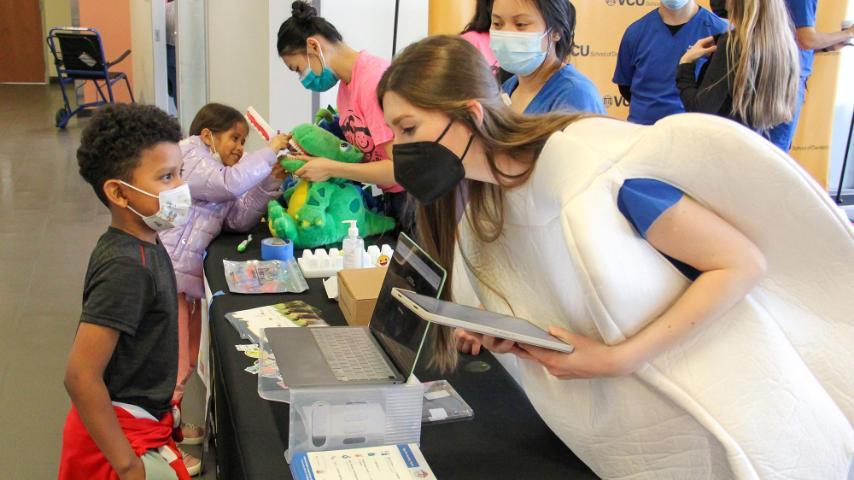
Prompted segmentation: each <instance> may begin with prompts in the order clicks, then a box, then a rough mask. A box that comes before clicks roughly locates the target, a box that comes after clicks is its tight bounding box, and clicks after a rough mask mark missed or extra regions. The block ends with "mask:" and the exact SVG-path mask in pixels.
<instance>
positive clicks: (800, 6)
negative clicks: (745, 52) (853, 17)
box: [786, 0, 854, 148]
mask: <svg viewBox="0 0 854 480" xmlns="http://www.w3.org/2000/svg"><path fill="white" fill-rule="evenodd" d="M786 6H787V7H789V14H790V15H791V16H792V23H794V25H795V39H796V40H797V42H798V47H799V48H800V49H801V75H800V84H799V86H798V100H797V103H796V104H795V116H794V118H793V120H792V123H791V125H790V129H789V131H787V132H786V134H787V135H788V145H789V147H790V148H791V145H792V137H793V136H794V134H795V129H796V128H797V126H798V119H799V117H800V114H801V107H802V106H803V104H804V98H805V96H806V90H807V80H808V79H809V76H810V74H811V73H812V65H813V57H814V54H815V51H816V50H822V51H831V50H838V49H840V48H842V47H844V46H845V45H846V44H848V43H847V42H850V41H851V39H854V26H851V27H849V28H847V29H846V30H842V31H840V32H832V33H824V32H819V31H817V30H816V29H815V12H816V10H817V9H818V0H786Z"/></svg>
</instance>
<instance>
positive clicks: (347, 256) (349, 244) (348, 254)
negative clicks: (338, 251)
mask: <svg viewBox="0 0 854 480" xmlns="http://www.w3.org/2000/svg"><path fill="white" fill-rule="evenodd" d="M341 223H349V224H350V228H349V229H348V230H347V238H345V239H344V269H352V268H362V253H363V252H364V251H365V241H364V240H362V239H361V238H359V227H358V225H357V223H356V221H355V220H345V221H343V222H341Z"/></svg>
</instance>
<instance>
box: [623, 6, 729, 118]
mask: <svg viewBox="0 0 854 480" xmlns="http://www.w3.org/2000/svg"><path fill="white" fill-rule="evenodd" d="M726 30H727V22H726V21H725V20H723V19H721V18H719V17H718V16H716V15H715V14H713V13H712V12H710V11H708V10H706V9H704V8H701V7H700V6H699V5H697V2H695V1H694V0H661V6H660V7H658V8H657V9H656V10H653V11H652V12H650V13H648V14H646V15H644V16H643V17H641V19H640V20H638V21H636V22H635V23H633V24H631V25H630V26H629V28H628V29H626V33H625V34H623V40H622V42H621V43H620V51H619V53H618V55H617V69H616V71H615V72H614V83H616V84H617V86H618V87H619V88H620V93H621V94H622V95H623V97H625V98H626V99H627V100H629V102H630V104H629V121H630V122H634V123H640V124H643V125H652V124H653V123H655V122H657V121H658V120H660V119H662V118H664V117H666V116H668V115H673V114H674V113H681V112H684V111H685V108H684V107H683V106H682V100H680V99H679V91H678V90H676V70H675V68H674V67H675V65H677V64H678V63H679V59H680V58H681V57H682V54H683V53H685V51H686V50H688V47H689V46H691V45H692V44H694V43H696V42H697V41H698V40H700V39H702V38H706V37H709V36H714V35H717V34H720V33H723V32H725V31H726ZM704 63H705V62H704V61H699V62H697V71H699V69H700V68H701V67H702V65H703V64H704Z"/></svg>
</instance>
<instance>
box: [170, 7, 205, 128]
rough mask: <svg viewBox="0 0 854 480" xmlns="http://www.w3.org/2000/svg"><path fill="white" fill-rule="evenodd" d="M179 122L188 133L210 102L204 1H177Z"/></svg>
mask: <svg viewBox="0 0 854 480" xmlns="http://www.w3.org/2000/svg"><path fill="white" fill-rule="evenodd" d="M175 4H176V5H175V9H176V10H175V25H176V27H175V28H176V30H177V36H176V39H175V43H176V45H175V48H176V50H177V53H176V55H177V76H178V78H177V83H178V120H179V121H180V123H181V130H182V131H183V132H184V133H185V134H186V133H187V131H188V130H189V129H190V123H191V122H192V121H193V117H195V116H196V112H198V111H199V109H201V108H202V107H203V106H204V105H205V104H206V103H207V102H208V71H207V55H206V54H205V52H206V51H207V30H206V22H207V18H206V17H207V16H206V15H205V9H206V1H205V0H176V2H175Z"/></svg>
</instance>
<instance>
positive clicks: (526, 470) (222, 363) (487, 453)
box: [205, 228, 596, 479]
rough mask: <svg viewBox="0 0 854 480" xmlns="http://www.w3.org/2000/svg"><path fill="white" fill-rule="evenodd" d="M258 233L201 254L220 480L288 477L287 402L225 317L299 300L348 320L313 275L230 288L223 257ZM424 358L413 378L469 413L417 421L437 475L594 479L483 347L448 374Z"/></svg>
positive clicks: (242, 256) (254, 250) (225, 240)
mask: <svg viewBox="0 0 854 480" xmlns="http://www.w3.org/2000/svg"><path fill="white" fill-rule="evenodd" d="M264 236H267V235H266V234H265V233H264V230H263V229H261V228H259V229H257V230H256V231H255V232H253V237H254V238H255V240H254V241H253V242H252V243H251V244H250V245H249V248H248V249H247V251H246V252H244V253H237V250H236V246H237V244H238V243H240V241H241V240H243V239H244V238H245V237H246V236H245V235H237V234H223V235H221V236H220V237H218V238H217V239H216V240H214V241H213V243H212V244H211V246H210V248H209V249H208V256H207V258H206V260H205V276H206V277H207V280H208V284H209V285H210V288H211V292H214V293H216V292H218V291H222V292H225V293H224V294H223V295H219V296H215V297H214V299H213V301H212V305H211V309H210V325H211V371H212V373H213V376H214V380H213V402H212V403H213V409H214V419H215V422H216V430H215V432H214V438H215V442H216V448H217V470H218V475H217V477H218V478H220V479H232V478H250V479H273V478H287V479H289V478H292V477H291V474H290V470H289V469H288V464H287V462H286V461H285V458H284V451H285V449H286V448H287V445H288V405H287V404H285V403H277V402H269V401H266V400H263V399H261V398H260V397H259V396H258V391H257V381H258V380H257V377H256V376H255V375H252V374H249V373H247V372H245V371H244V370H243V369H244V368H246V367H248V366H250V365H251V364H252V363H253V360H252V359H250V358H248V357H246V356H245V355H244V354H243V353H241V352H238V351H237V350H236V349H235V348H234V345H236V344H239V343H246V341H244V340H241V339H240V337H239V336H238V334H237V332H236V331H235V330H234V328H232V327H231V325H230V324H229V323H228V321H227V320H225V314H226V313H229V312H233V311H238V310H244V309H248V308H254V307H259V306H263V305H270V304H273V303H278V302H284V301H291V300H297V299H299V300H303V301H305V302H307V303H309V304H311V305H314V306H315V307H317V308H319V309H321V310H322V311H323V318H324V319H325V320H326V321H327V322H329V323H330V324H332V325H344V324H345V322H344V318H343V316H342V315H341V311H340V309H339V308H338V304H337V303H335V302H333V301H331V300H329V299H327V298H326V294H325V292H324V289H323V286H322V284H321V281H320V280H319V279H310V280H308V284H309V287H310V288H309V290H308V291H307V292H304V293H301V294H281V295H269V294H268V295H239V294H231V293H228V286H227V284H226V281H225V277H224V274H223V265H222V260H224V259H229V260H249V259H257V258H260V244H261V238H262V237H264ZM390 240H391V239H390V238H385V239H376V240H374V242H375V243H384V242H385V243H390ZM369 243H371V242H370V241H369ZM473 361H482V362H486V363H487V364H489V365H490V367H491V368H490V369H489V370H488V371H486V372H484V373H471V372H469V371H468V370H467V369H466V368H465V367H466V365H467V364H469V363H471V362H473ZM426 363H427V362H426V361H425V360H422V361H420V364H419V366H418V368H417V369H416V375H417V376H418V378H419V379H420V380H421V381H429V380H438V379H443V378H444V379H447V380H448V381H449V382H450V383H451V385H453V387H454V388H455V389H456V390H457V392H458V393H459V394H460V395H461V396H462V397H463V398H464V399H465V400H466V402H467V403H468V404H469V405H470V406H471V407H472V409H473V410H474V412H475V413H474V419H472V420H469V421H461V422H455V423H446V424H439V425H430V424H425V425H423V427H422V431H421V450H422V451H423V452H424V456H425V458H426V459H427V462H428V463H429V464H430V466H431V467H432V469H433V471H434V472H435V473H436V475H437V477H438V478H440V479H467V478H495V479H523V478H524V479H548V478H560V479H568V478H596V477H595V476H594V475H593V474H592V473H591V472H590V470H589V469H588V468H587V467H586V466H585V465H584V464H583V463H582V462H581V461H580V460H578V458H576V457H575V455H573V454H572V452H571V451H570V450H569V449H568V448H567V447H566V446H565V445H564V444H563V442H561V441H560V440H559V439H558V438H557V437H556V436H555V435H554V434H553V433H552V432H551V430H549V429H548V427H546V425H545V423H543V421H542V420H541V419H540V417H539V416H538V415H537V413H536V412H535V411H534V409H533V407H531V404H530V403H529V402H528V400H527V398H526V397H525V394H524V393H523V392H522V390H521V389H520V388H519V387H518V385H517V384H516V382H515V381H514V380H513V379H512V378H511V377H510V375H509V374H508V373H507V372H506V371H505V370H504V368H503V367H502V366H501V364H500V363H498V362H497V361H496V360H495V358H494V357H492V356H491V355H490V354H489V353H488V352H484V353H481V354H480V355H479V356H477V357H471V356H462V357H461V361H460V368H458V369H457V371H456V372H454V373H453V374H450V375H441V374H439V373H438V372H436V371H431V370H427V369H426V368H425V366H426ZM567 408H571V407H570V406H567Z"/></svg>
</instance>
